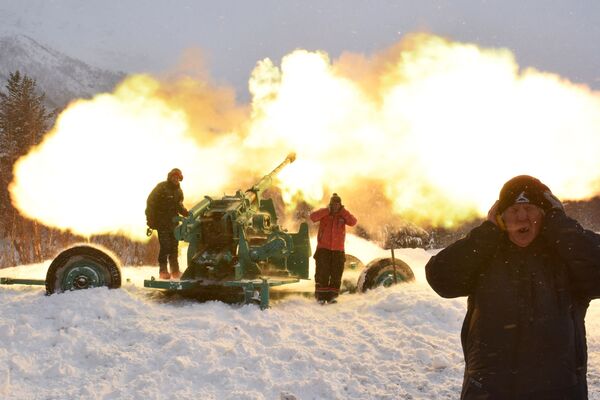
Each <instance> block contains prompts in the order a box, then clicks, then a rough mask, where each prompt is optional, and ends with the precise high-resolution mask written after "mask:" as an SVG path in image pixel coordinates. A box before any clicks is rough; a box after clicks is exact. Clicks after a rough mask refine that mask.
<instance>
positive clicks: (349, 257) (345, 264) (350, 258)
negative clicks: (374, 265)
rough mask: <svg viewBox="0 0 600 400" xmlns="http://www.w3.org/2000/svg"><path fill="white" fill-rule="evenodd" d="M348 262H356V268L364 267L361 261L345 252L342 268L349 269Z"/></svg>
mask: <svg viewBox="0 0 600 400" xmlns="http://www.w3.org/2000/svg"><path fill="white" fill-rule="evenodd" d="M350 263H356V270H361V269H363V268H364V267H365V264H363V262H362V261H360V259H359V258H358V257H356V256H353V255H352V254H346V261H344V270H346V269H350Z"/></svg>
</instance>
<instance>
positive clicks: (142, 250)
mask: <svg viewBox="0 0 600 400" xmlns="http://www.w3.org/2000/svg"><path fill="white" fill-rule="evenodd" d="M44 101H45V94H44V93H43V92H42V91H40V90H39V88H38V87H37V83H36V80H35V79H33V78H31V77H29V76H27V75H26V74H23V73H21V72H19V71H15V72H11V73H10V74H9V76H8V79H7V81H6V84H5V86H4V87H3V88H2V89H0V268H6V267H11V266H15V265H21V264H30V263H36V262H41V261H44V260H47V259H50V258H53V257H54V256H56V254H57V253H58V252H60V251H61V250H62V249H65V248H67V247H69V246H70V245H72V244H74V243H80V242H92V243H98V244H101V245H103V246H105V247H107V248H109V249H110V250H112V251H114V252H115V253H116V254H118V255H119V257H120V259H121V261H122V262H123V263H124V264H126V265H148V264H154V263H155V260H156V254H157V253H158V244H157V243H156V240H152V241H150V243H148V244H141V243H135V242H131V241H130V240H128V239H126V238H124V237H120V236H113V235H101V236H94V237H91V238H83V237H81V236H77V235H75V234H73V233H71V232H69V231H61V230H57V229H53V228H49V227H47V226H44V225H43V224H40V223H39V222H37V221H34V220H31V219H29V218H26V217H24V216H22V215H21V214H20V213H19V211H18V210H17V209H16V208H15V207H14V206H13V205H12V203H11V200H10V194H9V191H8V187H9V184H10V183H11V182H12V180H13V168H14V164H15V162H16V161H17V160H18V159H19V158H20V157H22V156H24V155H26V154H27V153H28V152H29V151H30V149H31V148H32V147H33V146H35V145H37V144H39V143H40V142H41V141H42V140H43V138H44V135H45V134H46V133H47V132H48V130H49V129H50V127H51V126H52V124H53V123H54V120H55V118H56V115H57V113H58V112H57V110H48V109H47V107H46V106H45V104H44ZM142 207H143V206H142ZM140 212H143V209H141V210H140Z"/></svg>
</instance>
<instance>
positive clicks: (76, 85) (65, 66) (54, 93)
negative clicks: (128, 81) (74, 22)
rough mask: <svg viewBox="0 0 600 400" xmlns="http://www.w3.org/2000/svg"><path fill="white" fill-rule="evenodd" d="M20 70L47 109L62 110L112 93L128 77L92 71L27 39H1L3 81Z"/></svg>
mask: <svg viewBox="0 0 600 400" xmlns="http://www.w3.org/2000/svg"><path fill="white" fill-rule="evenodd" d="M16 70H19V71H21V72H23V73H25V74H27V75H28V76H30V77H32V78H34V79H35V80H36V81H37V84H38V87H39V89H40V90H42V91H43V92H45V93H46V98H47V104H48V106H50V107H52V108H55V107H58V108H62V107H63V106H64V105H66V104H67V103H68V102H69V101H70V100H72V99H74V98H87V97H91V96H93V95H94V94H96V93H99V92H105V91H110V90H112V88H113V87H114V86H115V85H116V84H117V83H118V82H119V81H120V80H121V79H122V78H123V77H124V76H125V75H124V74H123V73H121V72H112V71H107V70H102V69H99V68H96V67H92V66H90V65H88V64H86V63H84V62H82V61H80V60H77V59H74V58H71V57H69V56H67V55H65V54H62V53H60V52H58V51H56V50H53V49H51V48H49V47H46V46H44V45H42V44H40V43H38V42H36V41H35V40H33V39H32V38H30V37H28V36H25V35H14V36H4V37H0V81H1V87H2V88H3V87H4V84H5V82H6V79H7V78H8V75H9V73H10V72H14V71H16Z"/></svg>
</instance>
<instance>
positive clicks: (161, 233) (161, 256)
mask: <svg viewBox="0 0 600 400" xmlns="http://www.w3.org/2000/svg"><path fill="white" fill-rule="evenodd" d="M158 243H159V244H160V250H159V252H158V266H159V268H160V271H161V272H163V271H164V272H168V271H167V259H168V260H169V265H170V266H171V272H178V271H179V261H178V260H177V255H178V253H179V241H178V240H177V239H175V234H174V233H173V229H170V228H169V229H159V230H158Z"/></svg>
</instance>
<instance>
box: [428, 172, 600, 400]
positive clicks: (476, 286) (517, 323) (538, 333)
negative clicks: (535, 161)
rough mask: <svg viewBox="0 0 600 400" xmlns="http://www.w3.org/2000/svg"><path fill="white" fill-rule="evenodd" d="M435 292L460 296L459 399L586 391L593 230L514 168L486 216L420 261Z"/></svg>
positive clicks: (599, 240) (599, 280) (599, 258)
mask: <svg viewBox="0 0 600 400" xmlns="http://www.w3.org/2000/svg"><path fill="white" fill-rule="evenodd" d="M425 268H426V274H427V281H428V282H429V284H430V285H431V287H432V288H433V289H434V290H435V291H436V292H437V293H438V294H439V295H440V296H442V297H446V298H451V297H459V296H468V308H467V315H466V316H465V320H464V323H463V328H462V333H461V341H462V347H463V352H464V357H465V375H464V381H463V388H462V394H461V399H464V400H467V399H536V400H538V399H540V400H544V399H547V400H550V399H556V400H558V399H569V400H571V399H587V382H586V369H587V346H586V337H585V336H586V334H585V321H584V318H585V313H586V311H587V308H588V305H589V302H590V300H591V299H593V298H598V297H600V235H598V234H595V233H593V232H590V231H587V230H584V229H583V228H582V227H581V226H580V225H579V224H578V223H577V221H575V220H573V219H571V218H569V217H567V216H566V215H565V212H564V210H563V207H562V204H561V203H560V201H559V200H558V199H557V198H556V197H555V196H554V195H552V193H551V192H550V190H549V189H548V187H547V186H546V185H544V184H543V183H541V182H540V181H539V180H537V179H535V178H533V177H530V176H527V175H521V176H517V177H515V178H513V179H511V180H509V181H508V182H507V183H506V184H505V185H504V186H503V187H502V190H501V191H500V197H499V200H498V201H496V203H495V204H494V205H493V206H492V208H491V209H490V212H489V214H488V218H487V220H486V221H485V222H483V223H482V224H481V225H480V226H479V227H477V228H475V229H473V230H472V231H471V232H470V233H469V235H468V236H467V237H465V238H463V239H461V240H459V241H457V242H456V243H454V244H452V245H450V246H448V247H447V248H446V249H444V250H442V251H440V252H439V253H438V254H437V255H436V256H434V257H432V258H431V260H430V261H429V262H428V263H427V266H426V267H425Z"/></svg>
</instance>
